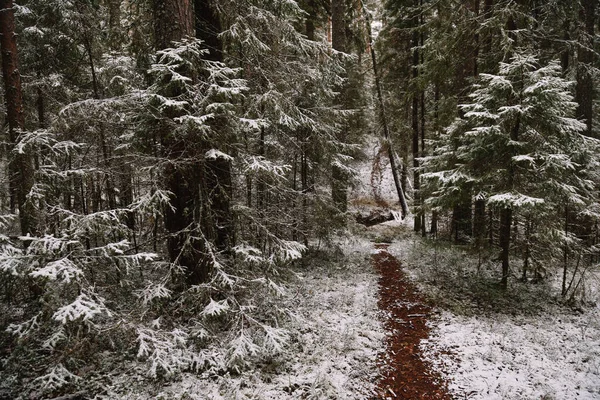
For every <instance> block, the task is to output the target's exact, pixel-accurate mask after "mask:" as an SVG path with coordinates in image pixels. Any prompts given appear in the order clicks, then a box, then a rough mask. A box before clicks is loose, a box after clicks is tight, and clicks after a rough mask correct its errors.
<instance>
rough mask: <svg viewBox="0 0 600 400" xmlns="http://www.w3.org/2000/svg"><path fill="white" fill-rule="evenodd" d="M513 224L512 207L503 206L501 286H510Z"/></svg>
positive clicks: (501, 219)
mask: <svg viewBox="0 0 600 400" xmlns="http://www.w3.org/2000/svg"><path fill="white" fill-rule="evenodd" d="M511 225H512V209H510V208H502V209H501V210H500V249H501V253H500V260H501V261H502V278H501V280H500V287H501V288H502V289H506V288H507V287H508V275H509V273H510V262H509V256H510V228H511Z"/></svg>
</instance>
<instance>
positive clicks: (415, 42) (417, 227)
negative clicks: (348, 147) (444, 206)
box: [411, 26, 422, 232]
mask: <svg viewBox="0 0 600 400" xmlns="http://www.w3.org/2000/svg"><path fill="white" fill-rule="evenodd" d="M413 29H415V30H414V31H413V33H412V40H411V47H412V79H413V85H415V87H414V88H413V94H412V117H411V122H412V156H413V190H414V196H413V197H414V206H415V208H416V209H417V210H418V209H419V208H420V206H421V204H420V197H421V193H420V189H421V181H420V176H419V175H420V173H419V91H418V90H417V88H416V85H417V79H418V78H419V50H418V48H419V32H418V31H417V30H416V26H414V27H413ZM421 222H422V221H421V211H417V212H416V213H415V219H414V227H413V228H414V231H415V232H420V231H421Z"/></svg>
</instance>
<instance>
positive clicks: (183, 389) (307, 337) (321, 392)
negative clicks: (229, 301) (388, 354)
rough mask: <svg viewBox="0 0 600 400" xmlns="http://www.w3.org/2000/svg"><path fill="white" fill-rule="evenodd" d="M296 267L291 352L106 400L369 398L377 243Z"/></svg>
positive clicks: (376, 337)
mask: <svg viewBox="0 0 600 400" xmlns="http://www.w3.org/2000/svg"><path fill="white" fill-rule="evenodd" d="M339 247H340V250H339V251H337V252H334V253H331V252H327V253H326V252H320V253H316V254H314V255H312V256H311V258H312V259H309V260H307V266H305V267H298V268H297V269H296V271H295V273H296V274H297V275H298V279H295V280H294V281H293V282H291V283H290V285H289V287H288V290H287V294H286V295H285V297H284V298H282V299H281V303H280V306H281V307H285V308H287V309H288V310H289V311H290V312H291V313H292V314H293V315H292V317H291V318H290V320H289V321H288V322H287V323H286V326H284V327H285V328H287V329H288V331H289V334H290V340H289V344H288V346H287V347H286V350H285V351H284V352H283V353H282V354H279V355H277V356H274V357H273V358H272V359H270V360H263V361H262V362H259V363H258V364H256V367H255V368H252V369H249V370H247V371H244V372H242V373H241V374H238V375H233V374H231V375H224V376H203V375H196V374H191V373H190V374H184V375H182V376H181V377H180V378H179V379H177V380H176V381H175V382H173V383H171V384H170V385H169V386H167V387H154V388H147V389H146V393H140V390H139V388H132V389H131V394H127V393H124V392H123V391H122V390H121V391H120V392H119V393H118V395H117V393H116V392H115V394H114V397H111V395H110V394H109V395H108V396H104V397H103V399H108V398H111V399H112V398H119V399H131V400H133V399H139V400H142V399H144V400H146V399H165V400H166V399H169V400H179V399H187V400H191V399H197V400H221V399H223V400H225V399H226V400H230V399H253V400H286V399H315V400H317V399H340V400H341V399H348V400H356V399H368V398H371V396H372V394H373V393H374V386H375V382H376V380H377V368H376V359H377V354H378V353H379V352H380V351H381V349H382V347H383V339H384V334H383V331H382V327H381V325H380V322H379V320H378V318H377V290H378V284H377V276H376V275H375V272H374V271H373V270H372V269H371V268H370V252H371V249H372V243H370V242H369V241H367V240H366V239H362V240H361V239H352V240H343V241H342V243H340V244H339Z"/></svg>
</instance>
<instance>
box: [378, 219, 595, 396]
mask: <svg viewBox="0 0 600 400" xmlns="http://www.w3.org/2000/svg"><path fill="white" fill-rule="evenodd" d="M410 226H411V225H410V221H407V222H405V223H387V224H383V225H380V226H379V227H377V233H376V235H377V236H378V237H379V238H383V239H384V240H386V239H387V240H389V239H393V240H392V243H391V245H390V246H389V248H388V251H389V252H390V253H391V254H392V255H393V256H395V257H396V258H398V259H399V260H400V261H401V262H402V264H403V270H404V271H405V272H406V273H407V274H408V275H409V276H410V278H411V280H412V281H413V282H414V283H415V284H416V285H417V286H418V288H419V289H420V291H421V292H422V293H423V294H424V295H425V296H426V297H428V298H429V299H430V301H432V302H433V304H435V305H436V309H437V312H438V313H439V315H438V316H437V317H436V318H433V319H432V320H431V325H430V327H431V337H430V338H429V339H427V340H424V341H422V342H421V350H422V351H423V352H424V354H426V357H427V358H428V359H429V360H430V362H432V363H433V364H434V365H435V366H436V367H435V369H436V370H437V371H439V372H440V373H441V374H442V375H443V376H444V377H445V378H446V379H448V380H449V382H450V385H449V389H450V391H451V393H452V394H453V395H454V397H455V398H457V399H482V400H483V399H486V400H487V399H489V400H494V399H498V400H510V399H515V400H516V399H545V400H551V399H556V400H559V399H560V400H571V399H581V400H591V399H599V398H600V307H599V304H600V302H599V301H600V298H599V296H598V291H597V290H598V287H599V285H598V279H597V276H594V275H590V276H589V277H588V279H587V285H588V294H587V296H588V297H587V299H588V301H587V302H586V303H585V304H581V305H580V306H579V307H575V308H574V307H572V306H566V305H564V304H563V302H562V301H561V299H560V289H559V288H557V283H558V282H557V281H558V278H559V277H558V273H557V274H550V276H549V277H548V278H547V280H546V281H544V282H542V283H538V284H532V283H527V284H525V283H522V282H520V281H518V280H517V279H514V278H513V279H511V283H510V285H509V288H508V290H507V291H506V292H503V291H502V290H500V289H499V287H498V285H497V282H498V281H499V275H498V273H499V266H498V263H497V262H492V261H486V260H484V262H482V263H480V259H479V257H478V255H477V254H473V253H472V252H471V251H470V250H468V249H466V248H460V247H456V246H450V245H449V244H444V243H443V242H440V241H434V240H431V239H423V238H421V237H419V236H417V235H415V234H413V233H412V231H411V229H410ZM398 398H402V397H398ZM423 398H426V399H428V398H436V397H423Z"/></svg>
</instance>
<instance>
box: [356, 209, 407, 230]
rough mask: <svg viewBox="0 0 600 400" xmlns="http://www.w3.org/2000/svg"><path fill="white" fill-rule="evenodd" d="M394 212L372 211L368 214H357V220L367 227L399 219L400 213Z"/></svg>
mask: <svg viewBox="0 0 600 400" xmlns="http://www.w3.org/2000/svg"><path fill="white" fill-rule="evenodd" d="M394 214H395V213H394V212H393V211H371V212H370V213H369V214H368V215H364V214H357V215H356V222H358V223H359V224H361V225H364V226H367V227H369V226H374V225H378V224H382V223H384V222H387V221H393V220H395V219H397V218H398V217H399V215H394ZM396 214H398V213H396Z"/></svg>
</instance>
